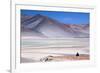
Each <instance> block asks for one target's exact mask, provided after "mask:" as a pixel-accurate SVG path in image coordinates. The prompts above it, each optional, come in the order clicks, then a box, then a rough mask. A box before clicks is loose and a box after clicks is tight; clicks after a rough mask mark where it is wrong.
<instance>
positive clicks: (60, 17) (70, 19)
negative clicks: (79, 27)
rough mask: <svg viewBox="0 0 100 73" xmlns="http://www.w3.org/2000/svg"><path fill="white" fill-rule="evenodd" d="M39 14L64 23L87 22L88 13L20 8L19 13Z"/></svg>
mask: <svg viewBox="0 0 100 73" xmlns="http://www.w3.org/2000/svg"><path fill="white" fill-rule="evenodd" d="M36 14H41V15H44V16H48V17H50V18H52V19H55V20H57V21H59V22H61V23H65V24H89V17H90V14H89V13H83V12H60V11H59V12H58V11H57V12H56V11H37V10H21V15H32V16H34V15H36Z"/></svg>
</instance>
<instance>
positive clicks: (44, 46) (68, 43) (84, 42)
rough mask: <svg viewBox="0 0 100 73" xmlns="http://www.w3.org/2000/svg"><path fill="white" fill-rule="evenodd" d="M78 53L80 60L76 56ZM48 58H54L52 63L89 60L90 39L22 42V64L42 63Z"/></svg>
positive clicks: (30, 39)
mask: <svg viewBox="0 0 100 73" xmlns="http://www.w3.org/2000/svg"><path fill="white" fill-rule="evenodd" d="M77 52H78V53H79V54H80V57H79V58H77V57H76V56H75V55H76V53H77ZM47 56H53V59H52V61H67V60H88V59H89V38H67V39H66V38H62V39H55V38H53V39H33V38H24V39H22V40H21V63H29V62H41V61H40V59H42V58H45V57H47Z"/></svg>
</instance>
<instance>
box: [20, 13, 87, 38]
mask: <svg viewBox="0 0 100 73" xmlns="http://www.w3.org/2000/svg"><path fill="white" fill-rule="evenodd" d="M21 32H22V33H23V35H25V33H27V34H26V36H29V35H31V36H37V37H46V38H67V37H81V38H82V37H89V24H83V25H82V24H80V25H78V24H64V23H61V22H59V21H57V20H55V19H52V18H50V17H47V16H44V15H40V14H37V15H35V16H29V15H21Z"/></svg>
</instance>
